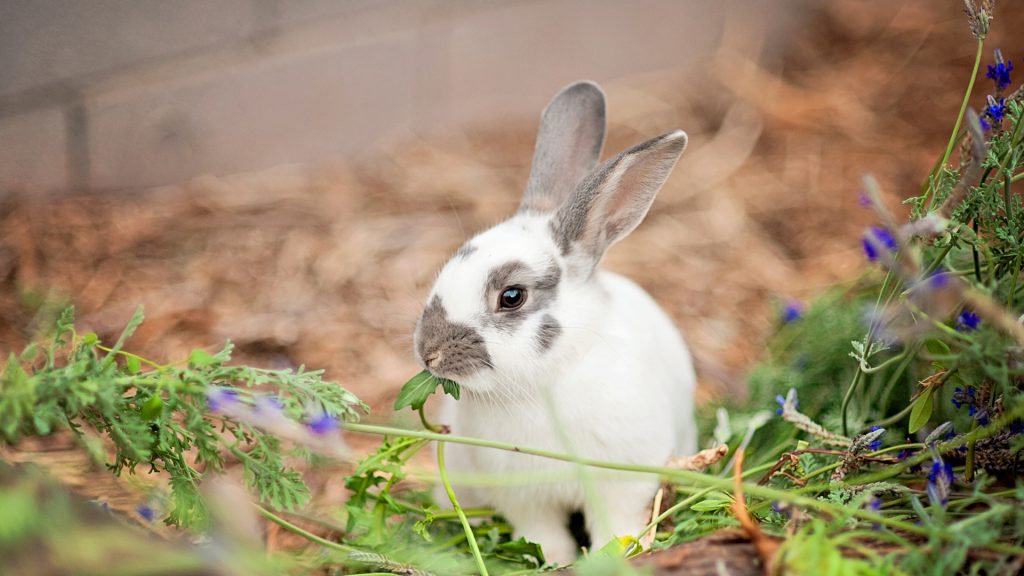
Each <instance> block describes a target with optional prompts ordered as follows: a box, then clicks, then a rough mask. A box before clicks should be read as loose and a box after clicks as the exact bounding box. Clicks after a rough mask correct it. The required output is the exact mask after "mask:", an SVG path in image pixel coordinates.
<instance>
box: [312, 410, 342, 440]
mask: <svg viewBox="0 0 1024 576" xmlns="http://www.w3.org/2000/svg"><path fill="white" fill-rule="evenodd" d="M306 426H307V427H308V428H309V430H310V431H311V432H312V433H313V434H316V435H318V436H325V435H327V434H330V433H331V432H334V431H335V430H337V429H338V419H337V418H335V417H334V416H331V415H330V414H328V413H327V412H323V411H321V412H320V413H319V414H317V415H315V416H313V417H312V418H311V419H310V420H309V421H308V422H307V423H306Z"/></svg>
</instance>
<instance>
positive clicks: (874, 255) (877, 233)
mask: <svg viewBox="0 0 1024 576" xmlns="http://www.w3.org/2000/svg"><path fill="white" fill-rule="evenodd" d="M861 243H862V244H863V246H864V254H866V255H867V257H868V260H870V261H872V262H874V261H876V260H878V249H877V246H878V245H879V244H880V245H882V246H884V247H885V248H886V249H887V250H889V252H895V251H896V249H897V248H898V247H899V246H898V245H897V244H896V239H895V238H893V235H892V234H891V233H890V232H889V231H888V230H886V229H885V228H882V227H880V226H872V227H871V228H870V229H868V231H867V232H865V233H864V238H863V239H862V240H861Z"/></svg>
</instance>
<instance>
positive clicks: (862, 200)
mask: <svg viewBox="0 0 1024 576" xmlns="http://www.w3.org/2000/svg"><path fill="white" fill-rule="evenodd" d="M857 204H858V205H859V206H860V207H861V208H871V198H869V197H868V195H867V194H865V193H863V192H861V193H860V195H858V196H857Z"/></svg>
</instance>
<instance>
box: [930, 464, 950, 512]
mask: <svg viewBox="0 0 1024 576" xmlns="http://www.w3.org/2000/svg"><path fill="white" fill-rule="evenodd" d="M951 484H953V465H952V464H950V463H949V462H943V461H942V458H938V457H936V458H934V459H933V460H932V469H931V471H930V472H928V487H927V492H928V500H930V501H931V503H932V504H938V505H940V506H942V507H945V506H946V504H947V503H949V487H950V485H951Z"/></svg>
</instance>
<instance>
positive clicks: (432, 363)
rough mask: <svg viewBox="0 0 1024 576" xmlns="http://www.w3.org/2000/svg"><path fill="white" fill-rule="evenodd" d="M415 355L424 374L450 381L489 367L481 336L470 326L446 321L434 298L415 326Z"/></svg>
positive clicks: (445, 313)
mask: <svg viewBox="0 0 1024 576" xmlns="http://www.w3.org/2000/svg"><path fill="white" fill-rule="evenodd" d="M416 352H417V354H418V355H419V357H420V361H421V362H423V363H424V364H425V365H426V366H427V369H428V370H430V371H431V372H432V373H434V374H436V375H438V376H443V377H449V378H452V379H458V378H459V377H464V376H470V375H472V374H474V373H475V372H478V371H479V370H482V369H484V368H489V367H491V356H490V354H488V353H487V345H486V343H485V341H484V339H483V336H481V335H480V333H479V332H477V331H476V330H474V329H473V328H472V327H470V326H467V325H465V324H460V323H458V322H452V321H450V320H449V319H448V312H447V311H446V310H445V309H444V306H443V305H442V304H441V298H440V297H438V296H436V295H435V296H434V297H433V298H431V300H430V303H429V304H427V307H426V308H425V309H424V310H423V316H421V317H420V321H419V323H417V325H416Z"/></svg>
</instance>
